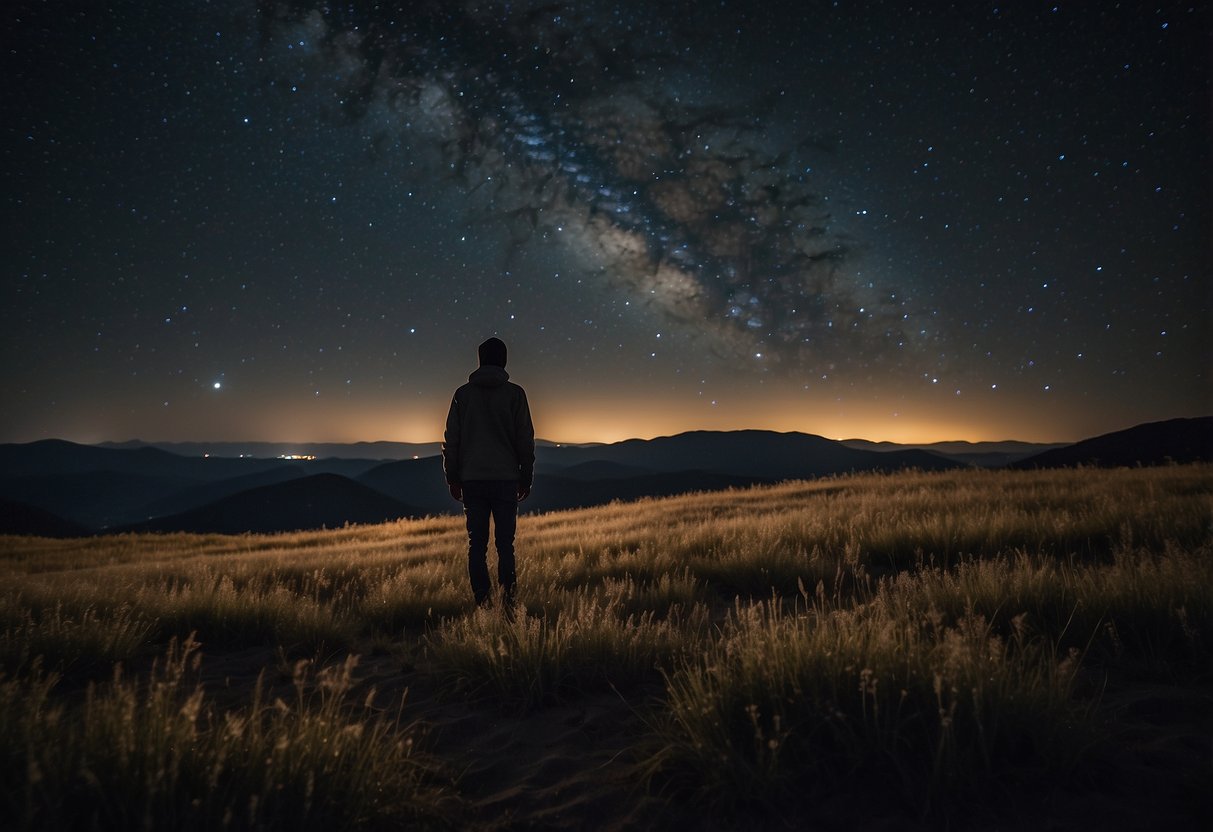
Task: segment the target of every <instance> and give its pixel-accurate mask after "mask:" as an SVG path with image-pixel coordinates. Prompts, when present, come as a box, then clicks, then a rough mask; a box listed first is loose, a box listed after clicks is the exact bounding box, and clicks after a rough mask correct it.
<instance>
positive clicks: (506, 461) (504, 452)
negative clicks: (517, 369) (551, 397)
mask: <svg viewBox="0 0 1213 832" xmlns="http://www.w3.org/2000/svg"><path fill="white" fill-rule="evenodd" d="M442 469H443V471H444V472H445V473H446V481H447V483H462V482H467V481H468V480H510V481H517V482H518V484H519V485H522V486H526V487H527V488H530V486H531V481H532V480H533V479H534V476H535V426H534V425H533V424H532V423H531V409H530V406H529V405H528V404H527V400H526V391H524V390H523V389H522V388H521V387H519V386H518V385H517V384H514V383H513V382H511V381H510V374H509V373H507V372H506V371H505V369H504V368H502V367H495V366H493V365H483V366H481V367H480V368H479V369H478V370H476V371H475V372H474V373H472V374H471V375H470V376H468V383H467V384H465V385H463V386H462V387H460V388H459V389H458V390H456V391H455V396H454V398H453V399H452V400H451V409H450V411H449V412H448V413H447V417H446V433H445V434H443V442H442Z"/></svg>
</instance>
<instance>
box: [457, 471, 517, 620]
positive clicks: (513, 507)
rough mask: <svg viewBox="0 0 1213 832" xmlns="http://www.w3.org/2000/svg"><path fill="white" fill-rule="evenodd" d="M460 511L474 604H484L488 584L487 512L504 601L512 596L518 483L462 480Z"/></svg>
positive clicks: (487, 595)
mask: <svg viewBox="0 0 1213 832" xmlns="http://www.w3.org/2000/svg"><path fill="white" fill-rule="evenodd" d="M463 513H464V515H465V516H466V517H467V524H468V576H469V577H470V578H471V579H472V594H473V595H475V596H476V603H477V604H484V603H487V602H488V600H489V593H490V591H491V589H492V588H491V587H490V586H489V566H488V561H487V556H488V551H489V515H490V514H491V515H492V517H493V531H494V535H493V542H494V543H495V544H496V546H497V583H498V584H500V586H501V588H502V590H503V592H504V594H505V598H506V600H507V601H510V600H512V599H513V596H514V528H515V527H516V526H517V524H518V483H517V482H515V481H513V480H471V481H469V482H465V483H463Z"/></svg>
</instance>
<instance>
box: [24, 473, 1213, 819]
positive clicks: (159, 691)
mask: <svg viewBox="0 0 1213 832" xmlns="http://www.w3.org/2000/svg"><path fill="white" fill-rule="evenodd" d="M464 539H465V538H464V531H463V528H462V519H461V518H431V519H425V520H418V521H402V522H399V523H392V524H386V525H382V526H368V527H349V528H345V529H338V530H331V531H323V532H308V533H296V534H286V535H277V536H236V537H225V536H218V535H216V536H196V535H141V536H130V535H127V536H117V537H105V538H95V539H81V540H66V541H65V540H45V539H36V538H13V537H9V538H0V587H3V589H2V591H0V736H2V737H3V740H4V743H3V752H2V754H3V758H2V759H3V762H2V764H0V765H2V769H0V783H2V784H3V786H2V787H0V788H2V789H3V792H2V795H0V800H2V801H3V805H2V806H0V813H3V817H5V818H7V819H9V820H10V822H12V823H13V824H14V827H15V828H28V829H47V828H123V829H135V828H146V829H163V828H174V829H177V830H191V829H214V828H237V829H241V828H263V829H339V828H486V829H487V828H495V829H510V828H529V829H535V828H538V829H566V828H567V829H574V828H646V827H658V826H666V827H668V826H671V825H674V826H678V825H685V826H691V825H694V826H695V827H697V828H704V829H727V828H738V827H742V828H750V827H752V828H760V827H762V828H769V827H772V826H773V827H776V828H778V827H780V826H787V827H795V828H805V827H806V826H807V827H814V826H818V827H824V828H834V827H839V828H843V827H845V828H849V829H865V828H871V829H889V828H938V827H940V826H943V825H945V824H946V825H949V826H950V827H951V828H1005V829H1020V828H1023V829H1028V828H1040V827H1041V825H1042V824H1044V823H1046V822H1048V823H1052V824H1053V826H1052V828H1067V827H1069V826H1071V825H1072V826H1075V827H1078V826H1081V827H1084V828H1105V829H1107V828H1112V829H1133V828H1145V827H1146V826H1155V827H1156V828H1157V827H1161V826H1167V825H1170V826H1172V827H1173V828H1177V829H1184V828H1209V827H1210V824H1211V823H1213V806H1211V805H1210V797H1209V790H1208V784H1209V783H1210V782H1213V468H1210V467H1208V466H1174V467H1166V468H1151V469H1132V470H1130V469H1121V470H1110V471H1109V470H1093V469H1086V470H1083V469H1080V470H1064V471H1048V472H1011V471H978V470H973V471H964V472H952V473H932V474H922V473H904V474H898V475H887V476H883V475H882V476H875V475H868V476H855V477H844V478H837V479H828V480H820V481H814V482H800V483H788V484H783V485H778V486H771V487H762V488H754V489H750V490H743V491H729V492H721V493H705V494H695V495H688V496H684V497H678V498H670V499H662V500H645V501H641V502H638V503H628V504H623V503H616V504H612V505H609V506H605V507H601V508H596V509H589V510H583V511H572V512H563V513H554V514H547V515H541V516H534V517H524V518H522V519H521V521H520V523H519V530H518V550H519V581H520V586H519V606H518V608H517V609H516V610H515V611H514V612H513V613H512V614H509V613H507V612H505V611H502V610H500V609H492V610H479V611H474V610H473V609H472V605H471V600H470V592H469V590H468V588H467V585H466V584H467V579H466V567H465V561H464Z"/></svg>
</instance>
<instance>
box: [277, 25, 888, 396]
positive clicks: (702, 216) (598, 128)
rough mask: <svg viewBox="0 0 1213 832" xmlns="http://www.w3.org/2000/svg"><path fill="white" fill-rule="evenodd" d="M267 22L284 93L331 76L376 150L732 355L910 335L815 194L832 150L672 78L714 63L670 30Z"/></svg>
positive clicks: (769, 363)
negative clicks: (689, 93) (300, 82)
mask: <svg viewBox="0 0 1213 832" xmlns="http://www.w3.org/2000/svg"><path fill="white" fill-rule="evenodd" d="M262 17H263V31H264V40H265V43H264V48H265V50H266V53H267V55H268V56H270V61H271V66H272V67H273V70H274V71H275V72H276V73H277V75H278V77H277V78H276V79H275V84H276V86H278V87H279V88H287V87H289V86H290V85H291V84H292V79H298V78H300V77H306V78H307V80H308V82H309V83H310V84H313V85H316V84H318V83H319V84H320V85H322V87H323V89H324V90H325V93H324V94H325V96H326V97H327V98H328V101H329V103H330V104H331V105H332V106H333V107H334V109H335V110H339V111H340V112H341V113H342V114H343V115H344V116H345V117H348V118H351V119H354V120H356V121H357V122H358V123H359V125H360V126H361V127H362V128H363V129H364V130H365V131H366V135H367V139H368V142H369V143H371V144H372V145H373V146H376V147H386V148H394V149H395V152H403V150H402V149H403V148H407V152H411V153H415V154H422V155H424V156H425V157H426V158H428V159H430V160H431V161H432V166H433V169H437V170H441V171H443V172H445V175H446V177H447V179H448V181H449V182H450V183H452V184H453V185H454V186H457V187H459V188H460V189H462V190H463V191H464V192H465V193H466V194H467V199H466V202H465V205H466V209H467V211H468V212H469V213H470V214H473V215H480V216H482V217H483V218H485V219H487V220H488V221H491V222H497V223H501V224H503V225H504V226H505V227H507V228H508V229H509V231H510V235H511V238H512V239H513V240H514V243H515V245H516V246H519V247H522V246H526V245H527V244H528V243H529V242H530V241H531V240H532V239H533V238H534V237H536V236H537V235H544V236H546V235H547V234H550V233H557V234H559V235H561V237H562V239H564V240H566V241H567V244H568V246H569V248H570V249H571V250H572V251H574V252H576V253H577V254H578V255H579V256H580V261H581V263H582V264H583V267H584V268H585V269H586V270H587V271H589V272H590V273H592V274H594V275H596V276H597V277H598V278H599V279H600V280H601V281H603V282H604V283H606V284H607V285H609V286H611V287H613V288H615V289H617V290H619V291H622V292H625V293H627V294H628V295H629V296H630V297H632V298H633V299H636V300H639V301H641V302H644V303H647V304H649V305H651V306H652V307H653V308H654V309H655V310H657V311H658V313H659V314H660V315H661V316H662V317H663V318H664V319H665V320H667V321H668V322H669V323H670V324H673V325H681V326H682V327H683V328H684V330H685V331H686V332H688V333H693V334H694V335H695V336H696V337H699V338H703V339H706V341H707V342H708V346H709V347H710V349H711V350H712V351H714V352H715V353H717V354H718V355H720V356H722V357H724V358H725V359H727V360H733V361H736V362H749V363H750V364H754V363H755V362H757V363H758V364H759V365H760V366H763V367H781V368H782V369H784V370H787V371H790V372H793V373H795V374H813V373H815V372H816V371H817V370H818V369H819V368H820V367H822V366H824V365H832V364H833V363H834V362H837V361H839V360H845V361H848V362H863V361H868V360H876V359H877V358H878V357H882V356H885V357H887V356H889V355H890V354H897V352H898V351H897V350H895V349H893V347H896V346H898V345H903V346H904V345H905V343H906V342H907V340H908V337H907V334H906V333H905V332H904V331H903V329H904V327H903V323H904V320H905V319H906V318H908V314H907V313H906V311H905V309H904V303H903V302H902V301H900V300H899V299H898V296H897V293H896V292H894V291H890V290H887V289H886V290H884V291H883V292H882V291H881V290H879V289H878V288H876V287H874V286H871V285H870V284H869V283H867V282H865V281H860V280H858V279H857V278H856V277H855V275H854V271H853V269H852V262H853V260H854V259H855V258H854V253H855V252H854V248H855V242H854V241H852V240H849V239H847V238H846V237H845V235H843V234H842V233H840V232H839V231H838V230H837V229H836V227H835V223H834V222H833V219H832V217H831V209H830V207H829V201H828V198H827V195H823V194H820V193H818V192H817V190H815V185H814V182H813V180H812V176H811V174H810V173H808V170H809V167H810V166H809V162H808V159H809V158H810V156H811V154H812V153H813V152H818V153H820V152H822V148H821V147H820V144H821V142H820V140H819V139H818V138H816V137H814V136H812V135H809V136H804V137H801V138H800V140H799V141H798V142H796V143H794V144H792V145H791V146H779V145H778V144H777V143H776V142H774V141H772V140H770V139H769V138H768V137H767V131H766V129H765V122H764V118H763V115H764V102H763V101H761V100H759V101H737V100H735V101H727V100H710V101H708V100H687V98H685V97H684V96H683V95H681V94H680V93H679V91H677V90H676V89H673V88H672V87H674V86H675V83H673V82H674V81H676V79H678V78H684V77H692V76H695V75H697V74H703V73H709V72H711V68H710V67H707V66H703V65H702V64H701V62H700V61H699V59H697V58H696V57H695V54H694V51H693V49H691V48H690V47H691V45H690V44H682V43H679V42H677V40H676V39H675V38H674V37H673V36H672V35H671V34H670V33H669V31H668V30H667V29H666V28H664V26H663V24H662V22H661V20H660V19H658V18H655V17H653V16H646V15H644V14H643V13H641V12H640V11H638V10H636V9H626V7H619V6H617V7H615V9H614V10H613V12H606V11H601V10H600V11H599V12H598V13H597V14H583V13H578V12H577V10H576V6H573V5H569V6H565V5H560V4H545V3H530V4H526V3H511V4H489V3H466V4H457V3H423V4H403V5H401V6H400V7H399V8H388V6H387V5H376V6H374V7H373V8H372V9H356V8H354V7H348V8H347V7H338V6H326V7H324V8H321V9H318V8H315V7H314V6H312V5H310V4H270V5H267V6H265V7H264V8H263V10H262ZM713 86H719V84H718V83H717V84H713ZM716 98H717V99H719V96H717V97H716ZM505 265H508V263H507V264H505Z"/></svg>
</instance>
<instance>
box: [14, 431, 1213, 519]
mask: <svg viewBox="0 0 1213 832" xmlns="http://www.w3.org/2000/svg"><path fill="white" fill-rule="evenodd" d="M166 447H169V448H172V449H173V451H170V450H166ZM166 447H161V446H153V445H150V444H147V443H138V442H132V443H121V444H113V443H110V444H106V445H78V444H74V443H71V442H65V441H62V440H55V439H49V440H43V441H40V442H31V443H27V444H10V445H0V534H34V535H41V536H48V537H53V536H78V535H82V534H90V533H95V532H105V533H109V532H118V531H192V532H219V533H239V532H245V531H254V532H272V531H289V530H295V529H307V528H320V527H325V526H326V527H330V528H331V527H335V526H341V525H344V524H345V523H379V522H383V521H384V520H390V519H395V518H397V517H417V516H424V515H427V514H450V513H455V512H458V511H459V510H460V507H459V504H458V503H455V502H454V501H453V500H452V499H451V497H450V495H449V494H448V493H447V489H446V484H445V482H444V479H443V476H442V464H441V459H440V458H439V457H438V456H437V455H436V454H437V444H436V443H430V445H428V446H427V445H410V444H406V443H386V442H374V443H358V444H356V445H289V446H288V445H280V444H273V443H225V444H220V443H212V444H207V443H179V444H175V445H171V446H166ZM228 447H230V448H242V449H244V450H241V451H240V452H239V453H244V454H245V456H244V457H240V456H239V454H237V455H236V456H221V455H215V451H214V450H212V449H225V448H228ZM185 449H189V450H191V451H192V453H190V454H185V453H178V452H175V451H182V450H185ZM204 449H207V450H204ZM280 449H281V450H280ZM427 449H428V450H429V451H430V453H428V454H419V453H412V452H413V451H418V450H427ZM276 450H280V453H278V454H272V453H271V452H272V451H276ZM319 450H327V451H331V452H333V453H334V455H333V456H323V457H322V456H320V455H319V454H315V455H316V456H317V458H315V459H307V458H303V459H282V458H279V457H280V456H287V455H289V456H294V457H307V456H311V455H313V454H314V452H315V451H319ZM250 451H257V452H259V453H264V454H265V455H264V456H262V455H259V453H251V452H250ZM361 453H366V454H374V455H375V456H366V457H363V456H358V455H357V454H361ZM204 454H210V455H209V456H204ZM380 454H385V455H384V456H380ZM385 460H386V461H385ZM1194 461H1213V417H1202V418H1197V419H1174V420H1170V421H1167V422H1155V423H1150V424H1145V425H1138V426H1137V427H1134V428H1130V429H1128V430H1124V431H1118V432H1116V433H1111V434H1106V435H1104V436H1099V437H1095V438H1093V439H1088V440H1084V441H1082V442H1078V443H1075V444H1073V445H1038V444H1032V443H1023V442H997V443H989V442H982V443H967V442H946V443H933V444H930V445H918V446H911V445H897V444H893V443H885V442H881V443H875V442H867V441H865V440H860V439H848V440H844V441H841V442H839V441H834V440H830V439H825V438H823V437H820V436H814V435H811V434H804V433H775V432H771V431H757V430H753V431H751V430H745V431H727V432H713V431H694V432H690V433H682V434H678V435H677V436H665V437H659V438H657V439H630V440H627V441H625V442H617V443H614V444H609V445H556V444H553V443H548V442H545V443H540V445H539V447H538V448H537V450H536V476H535V487H534V491H533V493H532V496H531V498H530V499H528V500H527V502H525V503H524V504H523V506H522V508H523V510H524V511H528V512H539V511H552V510H556V509H565V508H575V507H583V506H593V505H600V504H603V503H607V502H610V501H611V500H631V499H637V498H640V497H650V496H666V495H671V494H681V493H686V492H689V491H711V490H719V489H724V488H729V487H745V486H749V485H755V484H760V483H771V482H778V481H781V480H788V479H811V478H815V477H822V476H831V475H835V474H844V473H851V472H859V471H896V470H901V469H905V468H915V469H919V470H945V469H949V468H957V467H965V466H975V465H976V466H983V467H1003V466H1012V467H1016V468H1032V467H1055V466H1071V465H1109V466H1119V465H1156V464H1165V463H1168V462H1176V463H1183V462H1194Z"/></svg>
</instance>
